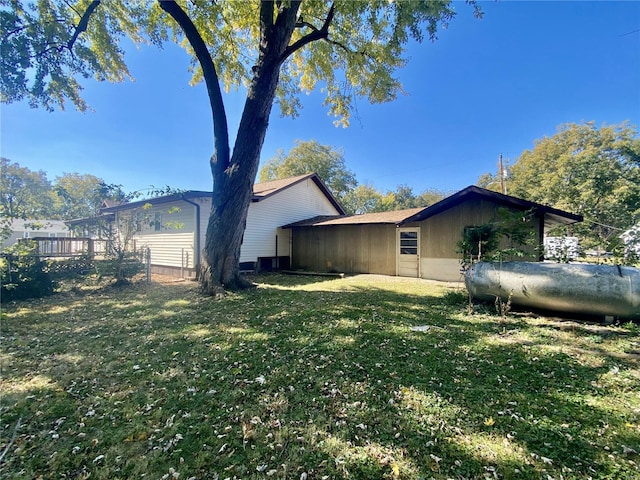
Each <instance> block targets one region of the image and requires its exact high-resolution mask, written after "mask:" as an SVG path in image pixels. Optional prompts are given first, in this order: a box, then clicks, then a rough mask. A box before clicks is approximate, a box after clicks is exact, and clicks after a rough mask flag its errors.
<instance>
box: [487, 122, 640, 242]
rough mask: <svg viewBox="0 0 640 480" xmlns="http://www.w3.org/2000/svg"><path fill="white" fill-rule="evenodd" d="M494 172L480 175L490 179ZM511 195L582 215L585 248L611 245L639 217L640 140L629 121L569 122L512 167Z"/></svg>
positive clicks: (579, 229)
mask: <svg viewBox="0 0 640 480" xmlns="http://www.w3.org/2000/svg"><path fill="white" fill-rule="evenodd" d="M490 178H491V177H490V176H486V175H485V176H483V177H481V181H483V182H489V181H490ZM507 185H508V192H509V194H511V195H514V196H517V197H521V198H525V199H527V200H532V201H535V202H539V203H543V204H548V205H551V206H553V207H556V208H560V209H563V210H567V211H570V212H574V213H579V214H582V215H584V218H585V221H584V222H583V224H581V225H576V226H574V227H573V233H574V234H578V235H580V236H581V237H582V238H583V240H585V242H583V246H584V247H591V246H596V245H598V246H602V247H605V248H606V247H611V246H612V245H611V242H613V243H615V242H617V239H618V237H619V235H620V234H621V233H622V232H623V231H625V230H627V229H628V228H630V227H631V226H633V225H634V224H636V223H637V222H638V221H640V138H638V131H637V128H636V127H634V126H631V125H629V124H628V123H626V122H625V123H621V124H618V125H608V126H602V127H600V128H598V127H597V126H596V125H595V123H594V122H588V123H583V124H566V125H562V126H560V127H559V128H558V131H557V133H556V134H555V135H553V136H552V137H545V138H543V139H541V140H538V141H537V142H536V143H535V146H534V148H533V149H532V150H526V151H524V152H523V153H522V155H520V157H519V158H518V160H517V161H516V162H515V164H514V165H513V166H512V167H510V169H509V178H508V181H507Z"/></svg>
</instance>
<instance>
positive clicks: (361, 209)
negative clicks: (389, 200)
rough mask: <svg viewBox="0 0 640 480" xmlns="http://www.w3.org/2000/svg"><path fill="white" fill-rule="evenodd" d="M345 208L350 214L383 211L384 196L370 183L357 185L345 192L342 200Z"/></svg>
mask: <svg viewBox="0 0 640 480" xmlns="http://www.w3.org/2000/svg"><path fill="white" fill-rule="evenodd" d="M342 205H343V207H344V208H345V210H346V211H347V212H348V213H350V214H357V215H360V214H362V213H370V212H382V211H385V210H386V208H385V196H384V195H383V194H382V193H381V192H379V191H378V190H376V188H375V187H374V186H373V185H371V184H362V185H358V186H357V187H356V188H354V189H353V190H351V191H349V192H347V194H346V195H345V198H344V199H343V201H342Z"/></svg>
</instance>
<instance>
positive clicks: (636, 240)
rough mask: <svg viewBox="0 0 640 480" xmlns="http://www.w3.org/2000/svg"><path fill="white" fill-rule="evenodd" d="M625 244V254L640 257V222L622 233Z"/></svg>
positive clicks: (621, 236)
mask: <svg viewBox="0 0 640 480" xmlns="http://www.w3.org/2000/svg"><path fill="white" fill-rule="evenodd" d="M620 238H621V239H622V242H623V243H624V246H625V255H627V256H630V255H635V256H636V257H640V223H638V224H637V225H635V226H633V227H631V228H630V229H629V230H627V231H626V232H624V233H623V234H622V235H620Z"/></svg>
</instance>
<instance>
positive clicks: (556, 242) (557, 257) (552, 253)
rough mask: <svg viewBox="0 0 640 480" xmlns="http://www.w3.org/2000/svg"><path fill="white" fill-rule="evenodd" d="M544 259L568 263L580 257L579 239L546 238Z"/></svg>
mask: <svg viewBox="0 0 640 480" xmlns="http://www.w3.org/2000/svg"><path fill="white" fill-rule="evenodd" d="M544 257H545V258H546V259H549V260H554V261H559V262H568V261H571V260H577V259H578V258H579V257H580V240H579V239H578V237H545V238H544Z"/></svg>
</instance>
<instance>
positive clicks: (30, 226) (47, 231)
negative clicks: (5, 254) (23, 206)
mask: <svg viewBox="0 0 640 480" xmlns="http://www.w3.org/2000/svg"><path fill="white" fill-rule="evenodd" d="M10 228H11V232H12V233H11V235H10V236H9V237H8V238H6V239H5V240H3V242H2V248H3V249H4V248H6V247H9V246H11V245H14V244H15V243H16V242H18V240H22V239H24V238H35V237H48V238H66V237H71V236H72V235H71V232H70V231H69V229H68V228H67V225H65V223H64V222H63V221H62V220H22V219H16V220H13V221H12V222H11V227H10Z"/></svg>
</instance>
